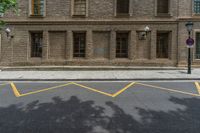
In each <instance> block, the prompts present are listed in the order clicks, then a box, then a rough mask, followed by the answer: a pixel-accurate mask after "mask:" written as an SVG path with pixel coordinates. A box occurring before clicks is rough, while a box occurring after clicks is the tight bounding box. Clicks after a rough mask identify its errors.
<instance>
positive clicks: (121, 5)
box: [116, 0, 129, 15]
mask: <svg viewBox="0 0 200 133" xmlns="http://www.w3.org/2000/svg"><path fill="white" fill-rule="evenodd" d="M116 9H117V15H128V14H129V0H117V8H116Z"/></svg>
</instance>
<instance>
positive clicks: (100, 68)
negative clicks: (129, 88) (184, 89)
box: [0, 66, 186, 71]
mask: <svg viewBox="0 0 200 133" xmlns="http://www.w3.org/2000/svg"><path fill="white" fill-rule="evenodd" d="M0 70H1V71H106V70H186V68H182V67H142V66H141V67H127V66H120V67H112V66H111V67H110V66H105V67H104V66H68V67H66V66H64V67H62V66H60V67H59V66H58V67H57V66H55V67H48V66H36V67H35V66H34V67H2V68H0Z"/></svg>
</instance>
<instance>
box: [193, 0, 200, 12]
mask: <svg viewBox="0 0 200 133" xmlns="http://www.w3.org/2000/svg"><path fill="white" fill-rule="evenodd" d="M194 12H195V13H200V0H194Z"/></svg>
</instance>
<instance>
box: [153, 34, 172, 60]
mask: <svg viewBox="0 0 200 133" xmlns="http://www.w3.org/2000/svg"><path fill="white" fill-rule="evenodd" d="M156 55H157V58H168V57H169V33H168V32H158V33H157V46H156Z"/></svg>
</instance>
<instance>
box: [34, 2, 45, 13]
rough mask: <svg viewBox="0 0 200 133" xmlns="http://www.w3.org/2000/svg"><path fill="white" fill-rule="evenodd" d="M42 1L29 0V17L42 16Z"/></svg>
mask: <svg viewBox="0 0 200 133" xmlns="http://www.w3.org/2000/svg"><path fill="white" fill-rule="evenodd" d="M44 1H45V0H31V15H33V16H43V15H44Z"/></svg>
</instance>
